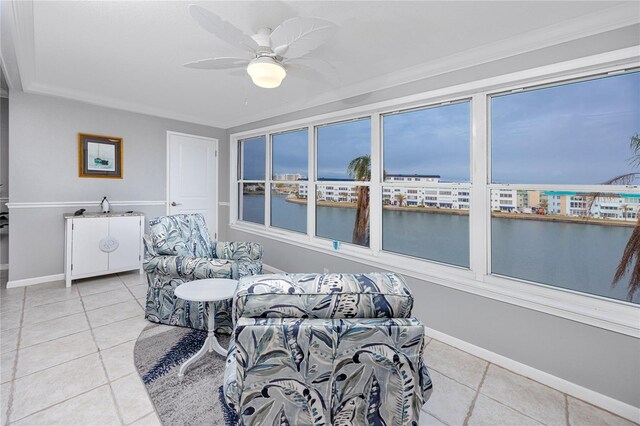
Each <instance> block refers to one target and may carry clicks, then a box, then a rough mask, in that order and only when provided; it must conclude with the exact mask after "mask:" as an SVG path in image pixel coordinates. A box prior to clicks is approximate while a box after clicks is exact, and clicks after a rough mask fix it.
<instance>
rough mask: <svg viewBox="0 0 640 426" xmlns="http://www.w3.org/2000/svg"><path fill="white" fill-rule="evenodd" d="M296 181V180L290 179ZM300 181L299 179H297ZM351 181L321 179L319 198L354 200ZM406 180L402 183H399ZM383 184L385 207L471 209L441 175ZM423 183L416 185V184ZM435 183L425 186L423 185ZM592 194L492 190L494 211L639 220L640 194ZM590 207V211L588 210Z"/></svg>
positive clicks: (464, 192)
mask: <svg viewBox="0 0 640 426" xmlns="http://www.w3.org/2000/svg"><path fill="white" fill-rule="evenodd" d="M287 180H293V179H287ZM298 180H300V178H299V179H298ZM351 182H352V181H350V180H344V182H342V181H341V180H332V181H331V182H330V183H329V182H327V183H326V184H325V183H322V182H318V184H317V185H316V199H317V200H319V201H329V202H335V203H355V202H356V201H357V197H358V194H357V185H353V184H352V183H351ZM405 182H406V183H407V184H408V185H407V186H399V185H397V184H398V183H405ZM385 183H392V184H393V185H385V184H384V183H383V185H382V202H383V205H386V206H402V207H430V208H442V209H455V210H469V207H470V191H469V189H466V188H451V187H448V188H442V187H440V186H439V185H437V184H440V183H442V182H441V180H440V176H439V175H390V174H388V175H386V176H385ZM416 183H419V184H422V185H419V186H413V184H416ZM425 183H426V184H436V185H434V186H424V184H425ZM307 191H308V190H307V185H306V184H299V187H298V191H297V195H298V197H300V198H307V196H308V193H307ZM592 197H593V195H590V194H584V193H576V192H555V191H526V190H516V189H494V190H492V191H491V211H499V212H511V213H522V214H546V215H559V216H573V217H593V218H600V219H615V220H629V221H634V220H636V219H637V217H638V214H639V212H640V194H607V196H604V197H603V196H598V197H596V199H595V200H591V198H592ZM587 210H588V211H587Z"/></svg>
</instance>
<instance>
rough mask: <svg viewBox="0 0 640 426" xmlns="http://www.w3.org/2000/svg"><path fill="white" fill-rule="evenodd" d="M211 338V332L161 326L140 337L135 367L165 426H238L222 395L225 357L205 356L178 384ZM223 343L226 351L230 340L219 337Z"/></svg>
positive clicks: (225, 337)
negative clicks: (185, 364)
mask: <svg viewBox="0 0 640 426" xmlns="http://www.w3.org/2000/svg"><path fill="white" fill-rule="evenodd" d="M206 337H207V333H206V331H201V330H192V329H189V328H184V327H172V326H167V325H162V324H150V325H148V326H147V327H146V328H145V329H144V330H143V331H142V333H141V334H140V336H139V337H138V341H137V342H136V345H135V348H134V363H135V366H136V368H137V370H138V373H139V374H140V377H141V378H142V381H143V382H144V385H145V387H146V389H147V392H148V393H149V397H150V398H151V401H152V402H153V405H154V407H155V409H156V413H157V414H158V417H159V418H160V421H161V422H162V424H163V425H166V426H169V425H209V426H212V425H215V426H235V425H236V424H237V418H236V416H235V413H234V412H233V411H232V410H231V409H230V408H229V407H228V406H227V404H226V403H225V401H224V396H223V394H222V382H223V379H224V367H225V359H224V357H222V356H220V355H218V354H217V353H215V352H213V353H209V354H206V355H205V356H204V357H202V358H200V359H199V360H198V361H197V362H195V363H194V364H192V365H191V366H190V367H189V368H188V369H187V371H186V373H185V375H184V378H183V379H182V380H180V379H179V378H178V370H179V369H180V365H182V363H183V362H184V361H186V360H187V359H189V357H191V356H192V355H193V354H195V353H196V352H198V350H199V349H200V348H201V347H202V344H203V343H204V340H205V339H206ZM218 341H219V342H220V344H221V345H222V346H223V347H226V346H227V344H228V342H229V336H225V335H220V336H218Z"/></svg>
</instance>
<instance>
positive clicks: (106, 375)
mask: <svg viewBox="0 0 640 426" xmlns="http://www.w3.org/2000/svg"><path fill="white" fill-rule="evenodd" d="M118 278H119V279H120V277H119V276H118ZM123 284H124V282H123ZM124 285H125V288H127V290H129V287H128V286H126V284H124ZM141 285H144V284H141ZM129 293H131V291H130V290H129ZM94 294H100V293H94ZM92 295H93V294H91V295H89V296H92ZM131 295H132V296H133V298H134V300H136V298H135V295H134V294H133V293H131ZM75 299H79V300H80V303H81V305H82V308H83V311H82V312H77V313H75V314H70V315H65V316H63V317H68V316H71V315H77V314H81V313H84V314H85V319H86V320H87V324H88V326H89V328H88V329H86V330H81V331H78V332H76V333H71V334H68V335H66V336H60V337H58V338H56V339H51V340H47V341H44V342H39V343H36V344H34V345H30V346H27V347H25V348H21V346H20V344H21V332H22V328H23V321H24V316H25V310H26V288H25V289H24V291H23V296H22V301H23V305H22V308H21V309H20V315H21V318H20V323H21V325H20V327H18V329H19V332H18V338H17V339H18V342H17V347H16V358H15V360H14V363H13V368H12V376H11V380H10V381H9V382H8V383H9V386H10V389H9V400H8V408H7V425H9V424H10V412H11V409H12V403H13V393H14V387H15V381H16V380H18V379H17V378H16V374H17V363H18V350H19V349H26V348H32V347H34V346H37V345H40V344H44V343H48V342H52V341H54V340H57V339H61V338H65V337H69V336H73V335H76V334H80V333H83V332H86V331H89V332H90V334H91V337H92V339H93V343H94V344H95V346H96V352H91V353H89V354H85V355H83V356H80V357H77V358H74V359H72V360H67V361H65V362H62V363H59V364H56V365H54V366H51V367H47V368H45V369H42V370H38V371H36V372H33V373H30V374H27V375H25V376H22V377H20V378H19V379H22V378H24V377H28V376H30V375H33V374H36V373H38V372H40V371H45V370H48V369H51V368H54V367H57V366H60V365H63V364H66V363H68V362H71V361H75V360H78V359H80V358H84V357H87V356H90V355H94V354H98V357H99V359H100V362H101V364H102V368H103V371H104V373H105V378H106V380H107V382H106V383H103V384H100V385H98V386H96V387H94V388H91V389H89V390H86V391H84V392H81V393H79V394H77V395H73V396H70V397H69V398H66V399H64V400H62V401H59V402H57V403H55V404H52V405H49V406H47V407H44V408H42V409H40V410H37V411H34V412H33V413H30V414H29V415H27V416H25V417H21V418H20V419H16V420H14V421H19V420H23V419H26V418H28V417H30V416H32V415H34V414H37V413H40V412H43V411H45V410H48V409H50V408H52V407H55V406H57V405H59V404H62V403H64V402H67V401H69V400H71V399H74V398H77V397H79V396H81V395H85V394H87V393H89V392H92V391H94V390H96V389H98V388H100V387H102V386H109V393H110V395H111V399H112V402H113V404H114V407H115V409H116V414H117V416H118V420H119V421H120V423H121V425H125V424H126V423H125V422H124V420H123V418H122V415H121V413H120V406H119V405H118V403H117V401H116V399H115V394H114V391H113V388H112V387H111V385H112V383H113V382H114V381H118V380H121V379H122V378H124V377H127V376H129V375H133V373H129V374H125V375H123V376H120V377H118V378H116V379H114V380H111V379H110V378H109V375H108V374H107V372H106V366H105V364H104V360H103V358H102V354H101V352H102V350H101V349H100V348H99V346H98V343H97V341H96V338H95V334H94V333H93V330H94V327H92V326H91V322H90V321H89V318H88V315H87V312H92V311H94V309H92V310H89V311H87V310H86V307H85V305H84V300H83V299H82V295H80V292H79V291H78V297H77V298H75V297H74V298H72V299H66V300H75ZM66 300H60V301H57V302H52V303H45V304H42V305H38V307H40V306H46V305H51V304H53V303H59V302H64V301H66ZM136 301H137V300H136ZM118 303H126V302H117V303H115V304H113V305H116V304H118ZM113 305H107V306H113ZM138 305H139V303H138ZM104 307H106V306H104ZM101 308H102V307H101ZM96 309H100V308H96ZM16 311H17V310H16ZM63 317H60V318H63ZM131 318H134V317H130V318H124V319H122V320H119V321H126V320H128V319H131ZM56 319H58V318H56ZM119 321H115V322H114V323H117V322H119ZM42 322H46V321H42ZM35 324H40V323H35ZM111 324H113V323H111ZM30 325H32V324H30ZM107 325H110V324H104V325H102V326H98V327H95V328H100V327H103V326H107ZM12 330H14V329H12ZM5 331H6V330H5ZM132 340H135V339H132ZM130 341H131V340H128V341H126V342H122V343H119V344H118V345H115V346H111V347H109V348H105V350H108V349H112V348H114V347H117V346H120V345H123V344H126V343H129V342H130ZM154 413H155V410H153V411H150V412H149V413H146V414H144V415H143V416H142V417H140V418H139V419H136V420H134V421H133V422H135V421H138V420H140V419H142V418H144V417H146V416H148V415H150V414H154ZM133 422H131V423H133Z"/></svg>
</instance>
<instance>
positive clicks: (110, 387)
mask: <svg viewBox="0 0 640 426" xmlns="http://www.w3.org/2000/svg"><path fill="white" fill-rule="evenodd" d="M118 279H120V276H118ZM120 281H122V280H120ZM78 294H80V291H78ZM80 303H82V309H83V310H84V315H85V317H86V320H87V324H89V330H90V332H91V337H92V338H93V343H94V344H95V345H96V348H97V349H98V359H100V364H101V365H102V372H103V373H104V377H105V379H107V386H108V387H109V395H111V402H112V403H113V406H114V407H115V409H116V415H117V416H118V420H119V421H120V424H121V425H124V424H125V422H124V418H123V416H122V413H121V410H120V406H119V405H118V402H117V400H116V395H115V393H114V391H113V387H112V386H111V381H110V380H109V374H108V373H107V367H106V366H105V365H104V359H103V358H102V352H101V350H100V346H99V345H98V341H97V339H96V335H95V333H94V332H93V328H91V322H89V315H87V309H86V307H85V305H84V300H83V299H82V296H81V295H80Z"/></svg>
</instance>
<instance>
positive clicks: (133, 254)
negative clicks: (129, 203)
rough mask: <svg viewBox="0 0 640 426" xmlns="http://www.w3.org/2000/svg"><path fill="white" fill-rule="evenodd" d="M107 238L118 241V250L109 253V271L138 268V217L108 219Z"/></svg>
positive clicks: (139, 219) (139, 220)
mask: <svg viewBox="0 0 640 426" xmlns="http://www.w3.org/2000/svg"><path fill="white" fill-rule="evenodd" d="M109 221H110V222H109V236H110V237H111V238H115V239H116V240H118V243H119V245H118V248H117V249H115V250H114V251H112V252H111V253H109V269H110V270H116V269H124V268H131V269H136V268H139V267H140V226H141V222H142V220H141V218H140V216H129V217H112V218H109Z"/></svg>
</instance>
